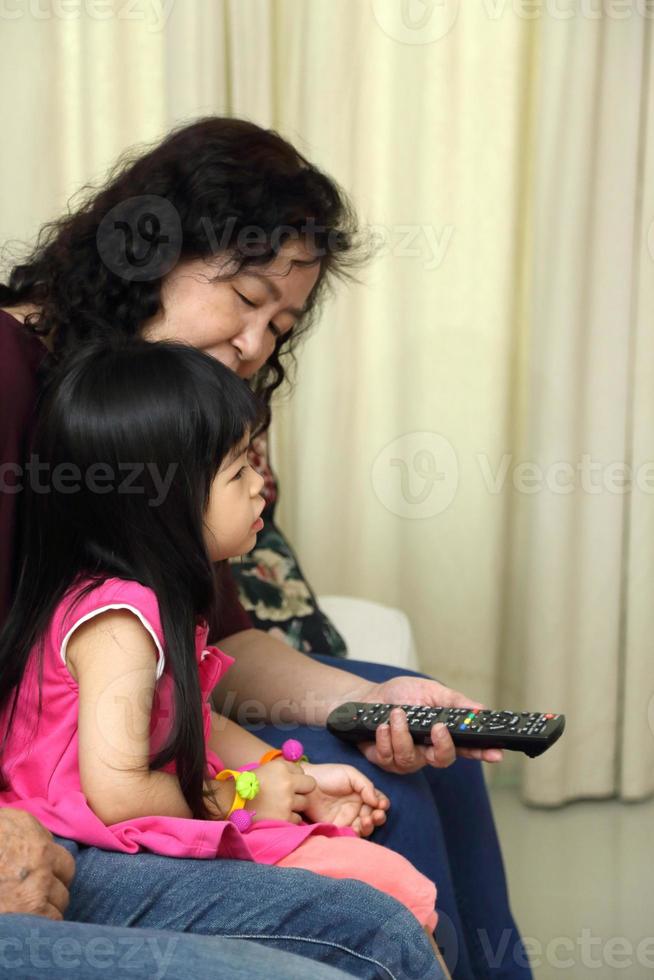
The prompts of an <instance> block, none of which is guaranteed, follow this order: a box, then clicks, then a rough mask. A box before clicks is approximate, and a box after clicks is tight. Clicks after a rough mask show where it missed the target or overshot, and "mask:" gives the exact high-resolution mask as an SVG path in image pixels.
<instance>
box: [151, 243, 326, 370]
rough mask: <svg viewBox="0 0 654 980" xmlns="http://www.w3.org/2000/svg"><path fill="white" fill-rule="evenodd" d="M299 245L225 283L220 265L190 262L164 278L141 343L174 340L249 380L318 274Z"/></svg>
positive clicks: (286, 327) (290, 321) (290, 323)
mask: <svg viewBox="0 0 654 980" xmlns="http://www.w3.org/2000/svg"><path fill="white" fill-rule="evenodd" d="M311 258H312V255H311V254H310V253H309V252H308V251H307V249H306V248H305V247H304V246H303V245H302V243H301V242H289V243H288V244H286V245H284V246H283V247H282V249H281V250H280V253H279V255H277V256H276V257H275V259H274V261H272V262H270V263H269V264H268V265H265V266H255V267H249V268H246V269H245V270H244V271H243V272H241V273H240V274H239V275H238V276H236V277H235V278H233V279H229V280H221V279H216V276H217V275H221V274H222V275H224V274H226V273H227V272H228V271H229V269H228V267H227V266H226V265H225V262H224V260H222V261H221V260H220V259H214V258H212V259H209V260H206V259H192V260H189V261H187V262H182V263H180V265H179V266H177V268H176V269H174V270H173V271H172V272H171V273H169V274H168V276H167V277H166V278H165V279H164V282H163V287H162V304H163V310H162V311H161V312H160V313H159V314H157V316H156V317H153V318H152V319H151V320H149V321H148V322H147V323H146V324H145V326H144V328H143V336H144V338H145V339H146V340H176V341H180V342H181V343H185V344H190V345H191V346H193V347H197V348H198V349H199V350H202V351H205V353H207V354H210V355H211V356H212V357H215V358H217V359H218V360H219V361H220V362H221V363H222V364H224V365H225V366H226V367H228V368H231V369H232V371H235V372H236V374H238V375H240V377H242V378H251V377H252V376H253V375H254V374H256V373H257V371H258V370H259V368H260V367H261V366H262V365H263V364H264V363H265V362H266V361H267V360H268V358H269V357H270V355H271V354H272V352H273V350H274V347H275V341H276V339H277V336H278V335H280V334H287V333H288V332H290V331H291V330H292V329H293V327H294V325H295V323H296V322H297V321H298V319H299V318H300V316H301V315H302V312H303V308H304V305H305V303H306V302H307V299H308V297H309V294H310V293H311V290H312V289H313V287H314V286H315V284H316V282H317V280H318V276H319V275H320V263H319V262H318V261H316V262H314V264H313V265H310V266H299V265H294V264H293V263H292V261H291V260H293V259H299V260H302V261H306V260H310V259H311Z"/></svg>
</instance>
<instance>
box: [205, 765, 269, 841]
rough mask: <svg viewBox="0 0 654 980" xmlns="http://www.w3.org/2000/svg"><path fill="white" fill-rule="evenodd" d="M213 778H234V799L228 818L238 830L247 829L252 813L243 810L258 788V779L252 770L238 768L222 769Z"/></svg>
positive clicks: (249, 825)
mask: <svg viewBox="0 0 654 980" xmlns="http://www.w3.org/2000/svg"><path fill="white" fill-rule="evenodd" d="M214 778H215V779H218V780H220V781H221V782H222V781H223V780H225V779H233V780H234V801H233V803H232V805H231V807H230V808H229V811H228V813H227V819H228V820H230V821H231V822H232V823H233V824H235V826H236V827H238V829H239V830H241V831H245V830H249V829H250V827H251V826H252V819H253V813H250V812H249V811H248V810H245V809H244V807H245V803H246V801H247V800H253V799H254V798H255V796H256V795H257V793H258V792H259V790H260V789H261V787H260V785H259V780H258V779H257V777H256V775H255V774H254V773H253V772H239V770H238V769H223V770H222V772H219V773H218V774H217V775H216V776H215V777H214Z"/></svg>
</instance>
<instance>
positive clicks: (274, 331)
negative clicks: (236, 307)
mask: <svg viewBox="0 0 654 980" xmlns="http://www.w3.org/2000/svg"><path fill="white" fill-rule="evenodd" d="M234 292H235V293H236V295H237V296H238V298H239V299H240V300H241V302H242V303H245V305H246V306H248V307H249V308H250V309H252V310H256V309H257V308H258V304H257V303H253V302H252V300H251V299H248V298H247V296H244V295H243V293H239V291H238V289H235V290H234ZM268 328H269V330H270V332H271V333H272V335H273V337H275V339H277V337H281V335H282V331H281V330H280V329H279V327H276V326H275V324H274V323H269V324H268Z"/></svg>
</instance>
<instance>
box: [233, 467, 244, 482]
mask: <svg viewBox="0 0 654 980" xmlns="http://www.w3.org/2000/svg"><path fill="white" fill-rule="evenodd" d="M246 469H247V466H241V468H240V470H239V471H238V473H236V474H235V476H234V477H233V478H232V479H234V480H240V479H241V477H242V476H243V474H244V473H245V471H246Z"/></svg>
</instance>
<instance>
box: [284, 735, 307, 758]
mask: <svg viewBox="0 0 654 980" xmlns="http://www.w3.org/2000/svg"><path fill="white" fill-rule="evenodd" d="M282 755H283V756H284V758H285V759H286V760H287V761H288V762H297V761H298V760H299V759H301V758H302V756H303V755H304V746H303V745H302V742H298V740H297V739H296V738H287V739H286V741H285V742H284V744H283V745H282Z"/></svg>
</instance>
